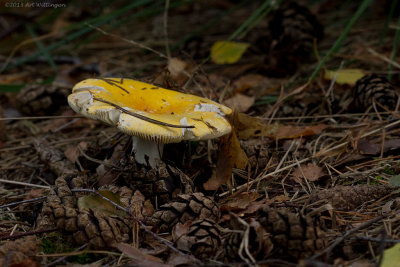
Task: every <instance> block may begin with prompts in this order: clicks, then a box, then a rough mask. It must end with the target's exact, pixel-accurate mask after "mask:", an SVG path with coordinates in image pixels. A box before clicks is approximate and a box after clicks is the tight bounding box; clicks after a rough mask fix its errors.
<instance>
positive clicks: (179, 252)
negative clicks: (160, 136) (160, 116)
mask: <svg viewBox="0 0 400 267" xmlns="http://www.w3.org/2000/svg"><path fill="white" fill-rule="evenodd" d="M54 2H57V1H54ZM267 2H268V1H267ZM267 2H265V3H264V2H261V1H233V0H232V1H229V0H218V1H171V2H169V1H165V2H164V1H147V0H141V1H133V2H130V1H120V2H117V3H113V4H107V5H106V4H105V3H103V2H102V3H101V4H96V5H89V4H88V5H85V6H82V5H80V4H79V3H78V1H71V2H69V3H68V4H61V6H60V7H59V8H54V6H53V7H42V8H39V7H19V6H11V7H10V6H9V7H7V6H4V7H2V13H3V14H4V16H3V18H2V19H1V21H0V22H1V24H2V28H1V29H0V36H1V39H0V46H1V47H2V52H1V54H0V61H1V66H0V68H1V69H0V72H1V76H0V90H1V92H2V94H0V114H1V115H2V116H1V119H0V179H1V180H0V215H1V217H0V240H1V241H0V265H1V266H54V265H58V266H61V265H73V266H81V265H83V264H91V265H90V266H118V265H123V264H127V265H126V266H150V265H151V266H197V265H207V266H215V265H218V266H298V265H299V266H400V265H398V262H400V259H399V256H398V255H400V245H399V244H398V243H399V242H400V212H399V208H400V198H399V192H400V191H399V190H398V186H399V185H400V156H399V151H400V131H399V125H400V120H399V112H398V110H399V103H400V101H399V98H398V96H399V89H398V85H399V75H398V74H399V67H400V66H399V64H398V63H397V62H398V61H397V60H396V54H394V56H393V53H396V52H397V51H398V49H397V48H396V49H393V47H396V44H397V41H396V39H398V36H397V35H398V24H397V26H396V21H395V19H393V18H396V16H398V15H399V13H398V7H397V8H396V7H394V8H393V7H392V8H391V1H383V2H381V1H378V2H377V3H375V2H373V3H370V4H369V5H368V6H367V7H366V9H365V10H364V12H363V14H362V15H361V16H360V17H359V18H358V17H357V21H356V23H355V24H354V25H352V27H351V28H350V31H349V32H348V34H347V36H345V38H344V39H343V41H342V42H341V43H340V44H339V43H338V42H337V40H338V39H340V37H341V36H343V33H344V32H345V29H346V26H348V25H349V23H350V21H351V20H352V19H354V18H355V16H356V15H355V14H357V12H358V11H360V10H361V9H362V6H363V5H364V4H365V3H367V2H371V1H350V2H351V3H345V2H346V1H345V2H342V1H329V0H328V1H302V4H303V5H304V6H300V5H298V4H290V3H288V2H287V3H286V1H285V4H281V5H280V8H279V9H277V8H271V6H270V5H267V4H266V3H267ZM277 2H279V1H277ZM51 3H53V2H51ZM14 4H15V5H17V4H18V3H14ZM166 5H169V9H166ZM166 10H168V12H167V11H166ZM388 10H393V14H392V15H389V14H388ZM396 36H397V37H396ZM227 40H230V41H235V42H234V43H231V44H232V47H230V46H229V45H226V46H225V48H224V46H222V48H221V49H220V51H217V52H215V51H214V52H212V54H211V56H210V50H212V48H213V47H214V48H215V43H216V42H218V41H227ZM335 42H336V44H337V45H338V46H337V49H333V50H332V49H331V48H332V47H333V46H334V44H335ZM241 44H242V45H241ZM243 44H244V47H245V49H243V51H242V52H243V54H240V53H239V55H238V52H237V50H236V49H238V47H240V48H243ZM219 52H221V53H219ZM218 53H219V55H218ZM221 54H223V56H221ZM327 54H328V56H326V55H327ZM235 55H238V56H237V57H235ZM221 57H222V58H223V59H221ZM227 58H228V59H227ZM218 60H228V61H231V63H230V64H217V63H219V62H218ZM110 77H114V78H121V77H123V78H127V79H128V78H129V79H135V80H140V81H143V82H147V83H150V84H155V85H157V86H161V87H164V88H168V89H172V90H176V91H180V92H183V93H188V94H193V95H197V96H201V97H205V98H208V99H211V100H213V101H215V102H218V103H221V104H223V105H226V106H229V107H230V108H232V109H234V113H232V116H231V117H230V118H229V119H230V122H231V124H232V129H233V130H232V133H231V134H229V135H227V136H224V137H221V138H218V139H213V140H209V141H183V142H181V143H175V144H168V145H166V146H165V148H164V153H163V163H161V164H160V165H159V166H158V167H157V168H151V167H149V166H143V165H141V164H138V163H137V162H136V161H135V159H134V156H133V155H132V153H131V150H132V147H131V146H132V142H131V137H130V136H128V135H125V134H123V133H121V132H120V131H119V130H118V129H116V128H114V127H111V126H108V125H106V124H104V123H102V122H100V121H96V120H93V119H89V118H85V117H83V116H81V115H80V114H76V113H75V112H74V111H72V109H71V108H70V107H69V105H68V102H67V97H68V95H69V94H71V90H72V87H73V86H74V85H75V84H76V83H78V82H80V81H82V80H83V79H87V78H110ZM382 255H383V257H382ZM18 263H19V265H16V264H18ZM396 264H397V265H396Z"/></svg>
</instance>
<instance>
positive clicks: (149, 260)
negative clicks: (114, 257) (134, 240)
mask: <svg viewBox="0 0 400 267" xmlns="http://www.w3.org/2000/svg"><path fill="white" fill-rule="evenodd" d="M116 247H117V248H118V249H119V251H121V252H122V253H124V254H125V255H126V256H128V257H130V258H132V259H134V260H135V261H134V262H135V263H136V264H137V266H143V267H169V266H171V267H172V265H169V264H164V263H163V261H162V260H161V259H160V258H157V257H155V256H152V255H149V254H146V253H144V252H143V251H142V250H141V249H138V248H135V247H133V246H131V245H129V244H126V243H118V244H117V245H116Z"/></svg>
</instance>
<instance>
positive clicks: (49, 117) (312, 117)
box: [0, 101, 400, 127]
mask: <svg viewBox="0 0 400 267" xmlns="http://www.w3.org/2000/svg"><path fill="white" fill-rule="evenodd" d="M219 102H221V101H219ZM399 113H400V112H399V111H387V112H379V114H381V115H393V116H399ZM362 115H367V116H374V115H375V116H376V113H375V112H371V113H346V114H332V115H317V116H296V117H276V118H274V120H298V119H325V118H328V119H329V118H352V117H355V118H357V119H359V117H360V116H362ZM75 118H85V117H84V116H79V115H75V116H32V117H9V118H0V121H9V120H55V119H75ZM360 126H362V125H360ZM346 127H347V126H346ZM357 127H359V126H357Z"/></svg>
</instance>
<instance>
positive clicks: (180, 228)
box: [172, 221, 192, 251]
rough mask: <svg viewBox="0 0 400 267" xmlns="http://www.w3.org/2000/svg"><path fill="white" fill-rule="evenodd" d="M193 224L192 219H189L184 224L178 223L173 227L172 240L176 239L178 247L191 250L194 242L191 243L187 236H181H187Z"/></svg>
mask: <svg viewBox="0 0 400 267" xmlns="http://www.w3.org/2000/svg"><path fill="white" fill-rule="evenodd" d="M191 224H192V222H191V221H187V222H185V223H184V224H182V223H177V224H176V225H175V227H174V228H173V229H172V240H174V241H175V243H176V247H177V248H178V249H181V250H184V251H190V247H191V245H192V244H189V242H188V239H187V238H181V237H183V236H186V235H187V234H188V233H189V228H190V225H191Z"/></svg>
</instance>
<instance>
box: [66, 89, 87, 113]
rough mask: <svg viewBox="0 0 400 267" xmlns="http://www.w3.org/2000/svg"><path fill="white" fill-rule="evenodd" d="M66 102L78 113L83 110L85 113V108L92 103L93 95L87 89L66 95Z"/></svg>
mask: <svg viewBox="0 0 400 267" xmlns="http://www.w3.org/2000/svg"><path fill="white" fill-rule="evenodd" d="M68 102H69V105H70V106H71V108H72V109H73V110H74V111H76V112H78V113H80V111H84V112H85V113H86V111H85V109H87V108H89V107H91V106H92V105H93V95H92V93H90V92H89V91H83V92H79V93H74V94H71V95H70V96H69V97H68Z"/></svg>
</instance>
